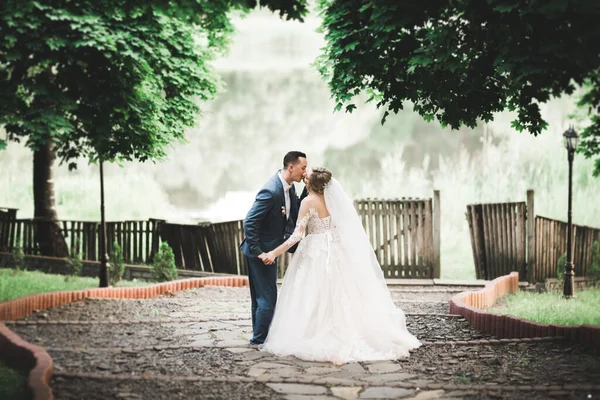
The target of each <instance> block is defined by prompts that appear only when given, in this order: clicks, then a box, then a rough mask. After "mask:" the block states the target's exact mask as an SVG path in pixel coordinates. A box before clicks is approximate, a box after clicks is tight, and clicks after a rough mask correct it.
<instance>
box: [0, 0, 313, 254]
mask: <svg viewBox="0 0 600 400" xmlns="http://www.w3.org/2000/svg"><path fill="white" fill-rule="evenodd" d="M256 6H257V1H256V0H217V1H208V0H179V1H167V0H153V1H146V2H132V1H126V0H94V1H92V0H81V1H69V0H37V1H31V0H5V1H2V2H0V37H1V38H2V40H1V41H0V125H4V128H5V130H6V133H7V139H8V140H14V141H24V142H25V143H26V145H27V146H28V147H30V148H31V149H32V151H33V152H34V185H33V186H34V198H35V200H34V203H35V206H34V216H35V217H36V218H38V219H44V220H49V221H56V220H57V215H56V212H55V203H54V195H53V194H54V187H53V185H52V165H53V162H54V160H55V158H56V157H57V156H58V158H59V159H60V161H61V162H67V163H68V164H69V167H70V168H75V167H76V160H77V159H79V158H82V157H84V158H88V159H89V160H91V161H96V160H103V161H109V162H112V161H129V160H139V161H146V160H160V159H162V158H164V157H165V149H166V147H167V146H168V145H169V144H170V143H172V142H173V141H176V140H182V139H183V137H184V128H185V127H187V126H191V125H193V124H194V122H195V120H196V117H197V116H198V115H199V112H200V109H199V107H198V105H197V104H198V102H199V101H202V100H210V99H212V98H213V96H214V95H215V93H216V91H217V89H218V88H219V79H218V76H217V75H216V73H215V72H214V71H213V70H212V69H211V67H210V65H209V62H210V61H211V60H213V59H214V58H215V56H216V55H217V54H219V53H221V52H223V51H224V50H226V48H227V45H228V43H229V40H230V38H231V34H232V32H233V26H232V23H231V20H230V16H231V15H232V13H234V12H247V11H249V10H251V9H253V8H255V7H256ZM261 6H266V7H268V8H269V9H271V10H273V11H279V13H280V15H281V16H282V17H285V18H287V19H297V20H302V16H303V15H304V14H305V12H306V0H295V1H283V0H266V1H261ZM5 145H6V142H5V140H4V139H0V149H2V148H3V147H5ZM40 226H41V227H42V228H43V229H41V228H40V229H38V230H37V241H38V243H40V250H41V252H42V254H44V255H58V256H66V252H67V248H66V244H65V243H64V239H63V238H62V234H61V233H60V227H59V225H58V223H56V222H53V223H44V224H41V225H40Z"/></svg>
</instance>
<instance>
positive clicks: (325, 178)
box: [308, 167, 332, 196]
mask: <svg viewBox="0 0 600 400" xmlns="http://www.w3.org/2000/svg"><path fill="white" fill-rule="evenodd" d="M331 176H332V174H331V171H330V170H328V169H327V168H324V167H315V168H313V169H312V173H311V174H310V177H309V178H308V187H309V189H310V191H311V192H314V193H316V194H319V195H321V196H322V195H323V193H324V192H325V188H326V187H327V184H328V183H329V181H331Z"/></svg>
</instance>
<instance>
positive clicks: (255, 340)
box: [240, 151, 307, 345]
mask: <svg viewBox="0 0 600 400" xmlns="http://www.w3.org/2000/svg"><path fill="white" fill-rule="evenodd" d="M306 166H307V163H306V154H304V153H302V152H300V151H290V152H289V153H287V154H286V155H285V157H283V169H281V170H279V171H278V172H277V173H276V174H275V175H273V176H272V177H271V179H269V181H268V182H267V183H266V184H265V186H264V187H263V188H262V189H261V190H260V191H259V192H258V194H257V195H256V199H255V200H254V204H253V205H252V208H251V209H250V211H248V215H247V216H246V219H245V220H244V233H245V235H246V237H245V239H244V241H243V242H242V244H241V246H240V249H241V250H242V253H244V256H245V257H246V262H247V265H248V280H249V282H250V297H251V298H252V331H253V335H252V339H251V340H250V343H251V344H256V345H258V344H262V343H263V342H264V341H265V339H266V338H267V333H268V332H269V326H270V325H271V320H272V319H273V312H274V311H275V303H276V302H277V268H278V267H277V260H275V262H274V263H272V264H269V265H267V264H265V263H263V261H262V259H263V258H264V256H265V255H266V253H268V252H269V251H271V250H274V249H275V248H277V247H278V246H279V245H280V244H282V243H283V242H284V241H285V240H287V238H288V237H289V236H290V235H291V234H292V233H293V232H294V229H295V227H296V220H297V219H298V211H299V209H300V201H302V199H303V198H304V197H306V193H302V196H301V198H300V199H299V198H298V196H297V195H296V191H295V189H294V185H293V182H300V181H301V180H302V178H303V177H304V175H305V173H306ZM305 192H306V189H305ZM289 251H290V252H292V253H293V252H294V251H296V247H292V248H290V250H289Z"/></svg>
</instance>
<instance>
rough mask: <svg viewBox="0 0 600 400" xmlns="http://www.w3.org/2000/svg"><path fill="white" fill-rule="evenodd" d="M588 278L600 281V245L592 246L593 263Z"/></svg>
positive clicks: (594, 244) (596, 243)
mask: <svg viewBox="0 0 600 400" xmlns="http://www.w3.org/2000/svg"><path fill="white" fill-rule="evenodd" d="M587 276H588V277H590V278H592V279H593V280H595V281H600V243H598V242H594V243H593V244H592V263H591V264H590V266H589V269H588V272H587Z"/></svg>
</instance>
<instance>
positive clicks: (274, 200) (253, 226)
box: [240, 173, 306, 257]
mask: <svg viewBox="0 0 600 400" xmlns="http://www.w3.org/2000/svg"><path fill="white" fill-rule="evenodd" d="M305 192H306V190H305ZM304 197H306V193H303V194H302V198H301V199H303V198H304ZM301 199H298V196H297V195H296V190H295V189H294V185H292V187H291V188H290V218H289V219H288V218H287V217H286V216H285V215H283V214H282V211H281V210H282V208H283V209H284V210H285V193H284V191H283V184H282V183H281V180H280V179H279V175H278V173H277V174H275V175H273V176H272V177H271V179H269V181H268V182H267V183H266V184H265V186H264V187H263V188H262V189H261V190H260V191H259V192H258V194H257V195H256V199H255V200H254V204H253V205H252V208H251V209H250V211H248V215H247V216H246V219H244V234H245V235H246V237H245V238H244V241H243V242H242V244H241V245H240V249H241V250H242V253H244V255H245V256H246V257H258V256H259V255H260V254H261V253H263V252H269V251H271V250H274V249H276V248H277V247H278V246H279V245H281V244H282V243H283V242H284V241H285V240H286V239H287V238H288V237H289V236H290V235H291V234H292V233H293V232H294V229H295V227H296V221H297V219H298V211H299V209H300V201H301ZM295 249H296V246H294V247H293V248H291V249H290V250H288V251H290V252H292V253H293V252H294V251H295Z"/></svg>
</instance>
